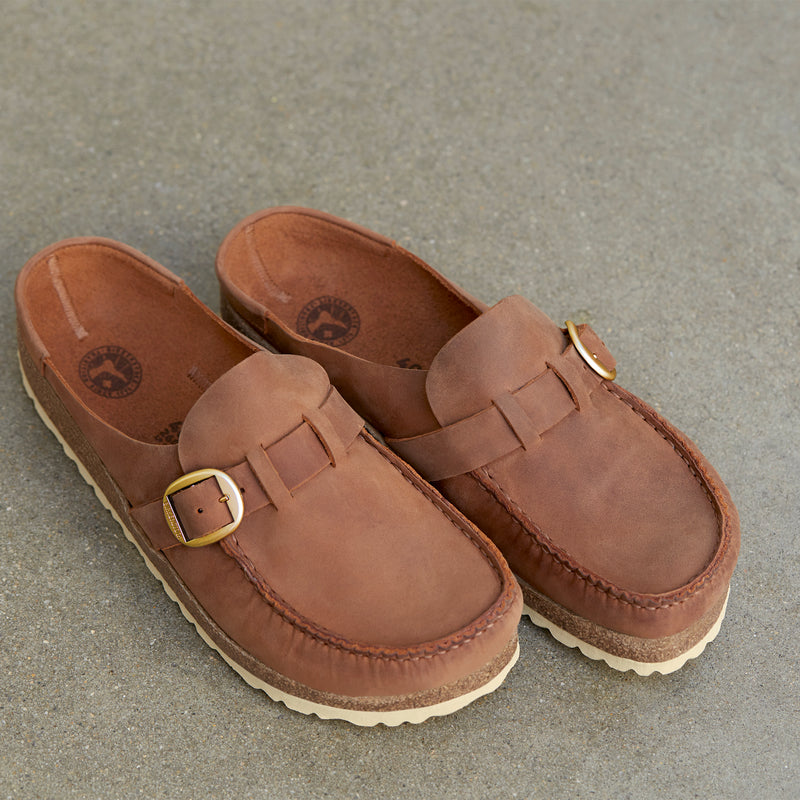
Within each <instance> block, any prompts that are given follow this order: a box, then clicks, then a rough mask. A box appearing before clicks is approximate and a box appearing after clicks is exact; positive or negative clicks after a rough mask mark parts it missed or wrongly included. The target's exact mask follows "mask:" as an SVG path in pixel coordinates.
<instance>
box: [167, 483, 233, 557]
mask: <svg viewBox="0 0 800 800" xmlns="http://www.w3.org/2000/svg"><path fill="white" fill-rule="evenodd" d="M212 480H213V481H216V483H217V485H218V487H219V489H220V490H221V491H222V494H221V495H220V497H219V498H218V502H219V503H224V504H225V505H226V506H227V508H228V511H229V512H230V515H231V521H230V522H227V523H225V524H223V525H220V526H219V527H216V528H214V529H213V530H211V531H209V532H208V533H206V534H204V535H203V536H198V537H196V538H189V537H187V535H186V532H185V531H184V529H183V526H182V525H181V521H180V517H179V516H178V513H177V511H176V510H175V506H174V505H173V504H172V496H173V495H174V494H176V493H177V492H180V491H182V490H185V489H191V488H192V487H193V486H197V485H198V484H201V483H204V482H206V481H212ZM161 502H162V505H163V508H164V517H165V519H166V520H167V525H168V526H169V529H170V530H171V531H172V533H173V535H174V536H175V538H176V539H177V540H178V541H179V542H180V543H181V544H185V545H186V546H187V547H203V546H205V545H207V544H213V543H214V542H218V541H219V540H220V539H224V538H225V537H226V536H228V534H231V533H233V532H234V531H235V530H236V529H237V528H238V527H239V523H240V522H241V521H242V519H243V517H244V499H243V498H242V493H241V492H240V491H239V487H238V486H237V485H236V483H234V481H233V480H232V479H231V478H230V476H229V475H227V474H226V473H224V472H223V471H222V470H219V469H197V470H194V471H193V472H188V473H187V474H186V475H182V476H181V477H180V478H177V479H176V480H174V481H173V482H172V483H171V484H170V485H169V486H167V490H166V491H165V492H164V497H163V498H162V501H161ZM201 511H202V509H201Z"/></svg>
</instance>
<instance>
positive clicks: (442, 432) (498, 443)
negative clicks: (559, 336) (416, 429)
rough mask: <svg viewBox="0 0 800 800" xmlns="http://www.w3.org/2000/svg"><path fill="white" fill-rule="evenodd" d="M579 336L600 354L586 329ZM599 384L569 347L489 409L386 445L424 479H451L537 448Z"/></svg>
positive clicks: (594, 338) (580, 356)
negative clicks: (541, 439)
mask: <svg viewBox="0 0 800 800" xmlns="http://www.w3.org/2000/svg"><path fill="white" fill-rule="evenodd" d="M583 336H584V340H587V341H591V342H592V346H593V348H594V349H597V350H601V352H602V351H604V348H601V345H602V343H601V342H600V341H599V339H598V338H597V336H596V335H595V334H593V333H591V332H590V331H589V330H588V328H587V329H584V330H583ZM604 357H605V355H604ZM595 359H596V356H595ZM596 360H598V361H599V359H596ZM609 360H611V359H609ZM600 363H603V362H600ZM612 368H613V367H612ZM601 383H602V379H601V377H600V374H599V372H597V370H593V369H589V368H588V365H587V363H586V361H585V357H584V356H583V354H581V353H580V352H579V351H578V350H577V349H576V348H575V347H574V346H573V344H572V343H568V344H567V347H566V349H565V350H564V351H563V352H561V353H560V354H559V355H558V356H555V357H554V358H552V359H550V361H548V362H547V369H546V370H545V371H544V372H542V373H540V374H539V375H537V376H536V377H535V378H533V379H532V380H530V381H528V383H526V384H525V385H524V386H522V387H521V388H519V389H517V390H516V391H513V392H503V393H500V394H498V396H497V397H496V398H494V400H493V403H492V405H491V406H489V407H488V408H485V409H483V410H482V411H479V412H477V413H476V414H473V415H472V416H470V417H466V418H464V419H462V420H459V421H457V422H454V423H452V424H451V425H447V426H445V427H442V428H438V429H436V430H434V431H431V432H429V433H424V434H421V435H419V436H412V437H408V438H405V439H387V440H386V442H387V444H389V445H390V446H391V447H392V449H394V450H395V451H396V452H397V453H398V454H399V455H400V456H401V457H402V458H404V459H405V460H406V461H408V462H409V463H410V464H411V465H412V466H413V467H414V468H415V469H416V470H417V471H418V472H419V473H420V474H421V475H422V476H423V477H424V478H426V479H427V480H429V481H440V480H444V479H445V478H452V477H455V476H456V475H462V474H464V473H466V472H471V471H472V470H475V469H479V468H480V467H483V466H486V465H487V464H491V463H492V462H493V461H496V460H497V459H499V458H502V457H503V456H505V455H508V454H509V453H511V452H513V451H514V450H516V449H517V448H519V447H524V448H525V449H529V448H530V447H532V446H535V445H536V444H537V443H538V442H539V440H540V438H541V436H542V434H543V433H545V432H546V431H548V430H549V429H550V428H552V427H553V426H555V425H557V424H558V423H559V422H560V421H561V420H562V419H564V418H565V417H566V416H567V415H568V414H570V413H572V412H573V411H578V412H580V411H581V409H583V408H585V407H586V406H587V405H588V403H589V396H590V395H591V393H592V392H593V391H594V390H595V389H596V388H597V387H598V386H599V385H600V384H601Z"/></svg>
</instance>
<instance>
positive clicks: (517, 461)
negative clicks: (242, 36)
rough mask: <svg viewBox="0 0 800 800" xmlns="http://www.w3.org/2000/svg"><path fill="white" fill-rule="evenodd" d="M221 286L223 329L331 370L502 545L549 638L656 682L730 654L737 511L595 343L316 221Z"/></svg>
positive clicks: (261, 234) (334, 222) (260, 251)
mask: <svg viewBox="0 0 800 800" xmlns="http://www.w3.org/2000/svg"><path fill="white" fill-rule="evenodd" d="M217 272H218V275H219V278H220V281H221V284H222V304H223V316H225V317H226V318H227V319H228V321H229V322H231V323H233V324H234V325H235V326H237V327H238V328H239V329H240V330H242V331H243V332H244V333H246V334H248V335H250V336H251V337H254V338H256V339H258V340H261V341H262V342H263V343H269V344H271V345H272V346H273V347H275V348H277V349H278V350H280V351H284V352H290V353H297V354H302V355H306V356H309V357H311V358H313V359H315V360H316V361H318V362H319V363H320V364H322V365H323V366H324V367H325V368H326V370H327V371H328V374H329V375H330V376H331V379H332V382H333V384H334V385H335V386H337V387H338V388H339V390H340V391H341V393H342V395H343V396H344V397H345V398H346V399H347V400H348V402H350V403H351V404H352V405H353V406H354V408H355V409H356V410H357V411H358V412H359V413H360V414H362V415H363V416H364V418H365V419H366V420H367V421H368V422H369V423H371V424H372V425H373V426H374V427H375V428H376V429H377V430H378V431H379V432H380V433H382V434H383V435H384V437H385V440H386V442H387V443H388V444H389V446H390V447H392V448H393V449H394V450H395V451H396V452H397V453H398V454H399V455H401V456H402V457H403V458H404V459H406V460H407V461H408V462H409V463H410V464H411V465H412V466H414V467H415V468H416V469H417V470H418V471H419V472H420V473H421V474H422V476H423V477H425V478H427V479H428V480H430V481H433V482H435V483H436V485H437V487H438V488H439V489H440V490H441V491H442V492H443V493H444V495H445V496H446V497H448V498H449V499H450V500H451V501H452V502H453V503H454V504H455V505H456V506H457V507H458V508H460V509H461V510H462V511H463V512H464V513H465V514H466V515H467V516H468V517H469V518H470V519H471V520H472V521H473V522H475V523H476V524H477V525H478V526H479V527H480V528H481V529H482V530H483V531H484V532H485V533H486V534H488V535H489V537H490V538H492V539H493V540H494V542H495V544H497V545H498V546H499V548H500V550H501V552H502V553H503V554H504V555H505V557H506V558H507V559H508V561H509V563H510V565H511V567H512V569H513V571H514V572H515V573H516V575H517V577H518V579H519V582H520V584H521V586H522V590H523V596H524V598H525V604H526V609H525V610H526V612H527V613H528V614H529V616H530V617H531V619H532V620H533V621H534V622H535V623H536V624H537V625H541V626H543V627H546V628H548V629H549V630H550V631H551V632H552V633H553V635H554V636H555V637H556V638H557V639H559V640H560V641H562V642H563V643H565V644H567V645H570V646H572V647H579V648H580V649H581V651H582V652H583V653H585V654H586V655H587V656H589V657H590V658H594V659H603V660H604V661H606V662H607V663H608V664H609V665H610V666H612V667H614V668H615V669H619V670H629V669H633V670H635V671H636V672H638V673H639V674H642V675H647V674H650V673H651V672H654V671H658V672H662V673H668V672H672V671H673V670H676V669H678V668H679V667H681V666H682V665H683V664H684V663H685V662H686V661H687V660H688V659H690V658H694V657H695V656H697V655H698V654H699V653H700V652H702V650H703V649H704V647H705V646H706V644H707V643H708V642H710V641H711V640H712V639H713V638H714V637H715V636H716V634H717V632H718V631H719V627H720V623H721V622H722V618H723V616H724V613H725V605H726V602H727V596H728V590H729V585H730V579H731V574H732V572H733V568H734V565H735V562H736V558H737V553H738V549H739V522H738V516H737V513H736V509H735V508H734V505H733V503H732V502H731V498H730V496H729V494H728V491H727V489H726V488H725V486H724V485H723V483H722V481H721V480H720V478H719V476H718V475H717V473H716V472H715V471H714V470H713V468H712V467H711V465H710V464H709V463H708V462H707V461H706V460H705V458H703V456H702V455H701V454H700V453H699V452H698V450H697V447H696V446H695V445H694V444H693V443H692V442H690V441H689V440H688V439H687V438H686V437H685V436H684V435H683V434H681V433H680V432H679V431H677V430H676V429H675V428H674V427H673V426H672V425H670V424H669V423H668V422H667V421H666V420H665V419H664V418H663V417H661V416H660V415H659V414H657V413H656V412H655V411H654V410H653V409H652V408H650V407H649V406H647V405H646V404H645V403H643V402H642V401H641V400H640V399H638V398H637V397H635V396H633V395H632V394H630V393H629V392H627V391H625V390H624V389H622V388H620V387H619V386H618V385H617V384H616V383H615V382H614V378H615V375H616V372H615V362H614V359H613V358H612V357H611V355H610V353H609V352H608V350H607V349H606V347H605V346H604V345H603V343H602V342H601V341H600V339H599V338H598V337H597V335H596V334H595V333H594V332H593V331H592V330H591V329H590V328H589V327H588V326H586V325H579V326H575V325H573V324H572V323H571V322H569V323H567V327H566V329H561V328H559V327H558V326H557V325H556V324H555V323H553V322H552V321H551V320H550V319H548V318H547V317H546V316H545V315H544V314H543V313H542V312H541V311H539V310H538V309H537V308H536V307H535V306H533V305H532V304H531V303H530V302H529V301H528V300H526V299H524V298H522V297H519V296H512V297H507V298H505V299H504V300H501V301H500V302H499V303H497V304H496V305H495V306H493V307H492V308H489V307H488V306H486V305H485V304H484V303H481V302H479V301H477V300H475V299H473V298H472V297H470V296H469V295H467V294H466V293H465V292H464V291H462V290H461V289H459V288H458V287H457V286H454V285H453V284H452V283H451V282H449V281H448V280H446V279H445V278H444V277H443V276H442V275H440V274H438V273H437V272H436V271H434V270H433V269H432V268H431V267H429V266H428V265H427V264H425V263H423V262H422V261H421V260H420V259H418V258H417V257H416V256H414V255H412V254H411V253H409V252H407V251H405V250H403V249H402V248H400V247H398V246H397V245H396V244H395V243H394V242H392V241H390V240H389V239H386V238H384V237H382V236H379V235H377V234H375V233H372V232H371V231H368V230H366V229H364V228H361V227H359V226H357V225H353V224H351V223H349V222H346V221H344V220H341V219H337V218H335V217H332V216H330V215H327V214H323V213H320V212H316V211H311V210H308V209H302V208H276V209H270V210H267V211H262V212H260V213H257V214H254V215H253V216H251V217H249V218H248V219H245V220H244V221H243V222H241V223H240V224H239V225H237V226H236V227H235V228H234V229H233V230H232V231H231V233H230V234H229V235H228V236H227V237H226V238H225V241H224V242H223V244H222V246H221V248H220V251H219V254H218V257H217Z"/></svg>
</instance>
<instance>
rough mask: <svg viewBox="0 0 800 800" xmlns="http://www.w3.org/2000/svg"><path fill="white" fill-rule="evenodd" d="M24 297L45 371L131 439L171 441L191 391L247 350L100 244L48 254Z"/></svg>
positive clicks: (174, 288)
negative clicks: (46, 358) (51, 370)
mask: <svg viewBox="0 0 800 800" xmlns="http://www.w3.org/2000/svg"><path fill="white" fill-rule="evenodd" d="M24 292H25V297H24V300H23V302H24V304H25V306H26V307H27V308H28V309H31V310H33V314H32V318H33V324H34V327H35V329H36V332H37V334H38V335H39V337H40V338H41V340H42V342H43V343H44V346H45V347H46V348H47V350H48V351H49V354H50V357H51V360H52V363H53V366H54V367H55V368H56V369H57V370H58V371H59V373H61V375H62V376H63V378H64V379H65V380H66V381H67V382H68V383H69V385H70V386H71V388H72V389H73V391H74V392H75V393H76V394H77V396H78V397H79V398H80V400H81V401H82V402H83V403H84V404H85V405H86V406H88V407H89V408H90V409H91V410H92V411H93V412H94V413H95V414H97V415H98V416H100V417H101V418H102V419H104V420H105V421H106V422H107V423H109V424H110V425H112V426H114V427H115V428H118V429H119V430H122V431H124V432H125V433H126V434H127V435H129V436H131V437H133V438H136V439H138V440H140V441H145V442H151V443H162V444H170V443H174V442H175V441H177V435H178V433H179V431H180V427H181V424H182V422H183V419H184V417H185V416H186V414H187V412H188V411H189V409H190V408H191V407H192V405H194V403H195V402H196V401H197V398H198V397H199V396H200V394H202V392H203V391H204V390H205V388H207V386H208V385H210V384H211V383H212V382H213V381H214V380H216V378H218V377H219V376H220V375H222V374H223V373H224V372H226V371H227V370H228V369H230V368H231V367H232V366H234V365H235V364H236V363H238V362H239V361H241V360H242V359H243V358H245V357H246V356H247V355H248V354H249V353H250V351H249V350H248V348H247V345H245V344H244V343H243V342H241V341H240V340H239V339H237V338H236V337H235V336H234V335H233V334H227V333H226V332H223V330H222V329H221V328H220V327H219V326H218V325H215V324H213V322H212V321H211V320H210V319H209V314H208V313H206V312H205V311H204V310H203V309H202V308H201V307H199V306H198V305H197V303H196V302H195V301H193V300H192V299H191V298H190V297H188V296H187V294H186V293H185V291H184V290H182V289H181V288H179V286H178V285H176V284H174V283H172V282H171V281H169V280H168V279H166V278H164V277H162V276H160V275H157V274H156V273H154V272H153V271H152V270H150V269H149V268H143V267H142V266H141V264H140V263H139V262H138V261H137V260H136V259H135V258H133V257H132V256H129V255H127V254H125V253H123V252H120V251H118V250H115V249H114V248H112V247H108V246H105V245H102V244H92V245H88V244H85V243H82V244H79V245H75V246H72V247H69V246H67V247H65V248H64V249H62V250H60V251H57V252H56V253H55V254H53V255H51V256H50V257H49V258H48V259H47V260H46V261H43V262H41V263H39V264H37V266H36V268H35V269H33V270H32V271H31V273H30V275H29V278H28V280H27V281H26V283H25V287H24ZM209 313H210V312H209Z"/></svg>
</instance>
